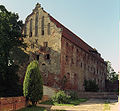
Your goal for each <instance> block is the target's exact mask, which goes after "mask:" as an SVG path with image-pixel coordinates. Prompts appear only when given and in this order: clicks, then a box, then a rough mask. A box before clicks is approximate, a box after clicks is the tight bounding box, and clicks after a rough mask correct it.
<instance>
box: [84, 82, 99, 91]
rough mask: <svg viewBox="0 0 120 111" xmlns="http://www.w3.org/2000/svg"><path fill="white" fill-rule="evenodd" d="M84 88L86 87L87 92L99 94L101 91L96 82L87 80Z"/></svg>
mask: <svg viewBox="0 0 120 111" xmlns="http://www.w3.org/2000/svg"><path fill="white" fill-rule="evenodd" d="M84 87H85V91H90V92H97V91H98V90H99V88H98V85H97V84H96V82H95V81H94V80H93V81H92V80H85V81H84Z"/></svg>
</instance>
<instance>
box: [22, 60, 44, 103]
mask: <svg viewBox="0 0 120 111" xmlns="http://www.w3.org/2000/svg"><path fill="white" fill-rule="evenodd" d="M23 94H24V96H25V97H26V98H27V99H28V100H30V101H31V102H32V105H35V104H36V102H37V101H38V100H40V99H42V96H43V82H42V77H41V74H40V70H39V65H38V62H37V61H33V62H31V63H30V64H29V65H28V67H27V71H26V75H25V79H24V82H23Z"/></svg>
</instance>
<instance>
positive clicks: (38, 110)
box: [17, 106, 65, 111]
mask: <svg viewBox="0 0 120 111" xmlns="http://www.w3.org/2000/svg"><path fill="white" fill-rule="evenodd" d="M17 111H48V110H46V109H45V108H42V107H38V106H32V107H26V108H23V109H20V110H17ZM55 111H65V110H55Z"/></svg>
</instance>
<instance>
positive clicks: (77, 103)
mask: <svg viewBox="0 0 120 111" xmlns="http://www.w3.org/2000/svg"><path fill="white" fill-rule="evenodd" d="M86 101H87V99H82V98H79V99H78V98H77V99H69V102H68V103H67V104H66V103H64V104H58V103H56V102H53V101H52V100H47V101H44V102H41V103H40V104H47V105H55V106H74V105H79V104H80V103H82V102H86Z"/></svg>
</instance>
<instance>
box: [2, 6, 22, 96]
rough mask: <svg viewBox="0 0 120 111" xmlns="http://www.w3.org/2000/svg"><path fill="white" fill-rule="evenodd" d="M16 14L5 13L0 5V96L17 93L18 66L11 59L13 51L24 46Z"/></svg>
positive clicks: (19, 22)
mask: <svg viewBox="0 0 120 111" xmlns="http://www.w3.org/2000/svg"><path fill="white" fill-rule="evenodd" d="M18 19H19V16H18V14H15V13H12V12H9V11H7V9H6V8H5V7H4V6H3V5H0V96H16V95H17V94H14V93H15V92H16V93H17V92H19V91H18V90H17V89H18V86H19V83H18V81H19V78H18V76H17V73H16V72H17V70H18V66H17V65H16V64H15V63H14V62H15V60H14V59H13V58H12V56H11V55H12V53H13V52H14V49H16V48H18V47H21V46H24V44H23V39H22V26H23V23H22V21H20V20H18Z"/></svg>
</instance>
